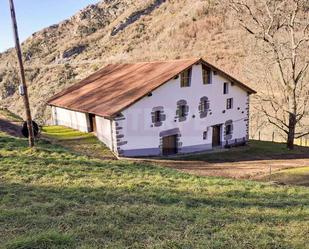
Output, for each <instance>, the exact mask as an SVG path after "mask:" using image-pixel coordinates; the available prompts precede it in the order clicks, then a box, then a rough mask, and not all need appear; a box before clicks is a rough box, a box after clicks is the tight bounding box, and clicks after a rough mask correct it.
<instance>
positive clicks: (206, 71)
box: [202, 65, 211, 85]
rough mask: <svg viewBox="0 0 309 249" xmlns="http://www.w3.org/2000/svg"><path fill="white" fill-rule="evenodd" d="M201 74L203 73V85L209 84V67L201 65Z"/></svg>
mask: <svg viewBox="0 0 309 249" xmlns="http://www.w3.org/2000/svg"><path fill="white" fill-rule="evenodd" d="M202 72H203V84H204V85H208V84H211V70H210V68H209V67H206V66H205V65H202Z"/></svg>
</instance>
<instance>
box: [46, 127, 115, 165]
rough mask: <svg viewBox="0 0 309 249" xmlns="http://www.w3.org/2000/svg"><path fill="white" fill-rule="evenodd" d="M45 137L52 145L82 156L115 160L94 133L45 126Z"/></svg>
mask: <svg viewBox="0 0 309 249" xmlns="http://www.w3.org/2000/svg"><path fill="white" fill-rule="evenodd" d="M42 134H43V137H44V138H45V139H48V140H50V141H51V142H52V143H54V144H57V145H61V146H63V147H66V148H69V149H71V150H72V151H75V152H77V153H80V154H84V155H88V156H91V157H95V158H99V159H110V160H112V159H115V156H114V155H113V154H112V152H111V151H110V149H108V148H107V147H106V146H105V145H104V144H103V143H101V142H100V141H99V140H98V139H97V138H96V137H95V136H94V135H93V134H92V133H84V132H80V131H77V130H73V129H70V128H66V127H63V126H44V127H43V130H42Z"/></svg>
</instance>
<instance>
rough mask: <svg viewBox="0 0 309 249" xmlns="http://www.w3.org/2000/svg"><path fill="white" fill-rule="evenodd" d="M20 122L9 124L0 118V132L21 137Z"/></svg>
mask: <svg viewBox="0 0 309 249" xmlns="http://www.w3.org/2000/svg"><path fill="white" fill-rule="evenodd" d="M21 129H22V125H21V122H15V123H13V122H10V121H8V120H6V119H2V118H0V131H2V132H5V133H7V134H8V135H10V136H15V137H22V136H23V135H22V133H21Z"/></svg>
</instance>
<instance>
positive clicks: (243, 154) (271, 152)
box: [178, 140, 309, 162]
mask: <svg viewBox="0 0 309 249" xmlns="http://www.w3.org/2000/svg"><path fill="white" fill-rule="evenodd" d="M303 157H307V158H309V148H308V147H302V146H295V149H294V150H289V149H287V147H286V144H285V143H273V142H268V141H257V140H250V141H249V144H248V145H247V146H243V147H235V148H230V149H228V150H226V151H222V152H218V153H213V152H207V153H200V154H192V155H189V156H187V155H185V156H182V157H178V158H179V159H181V160H197V161H207V162H233V161H250V160H268V159H284V158H286V159H288V158H303Z"/></svg>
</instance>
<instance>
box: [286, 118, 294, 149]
mask: <svg viewBox="0 0 309 249" xmlns="http://www.w3.org/2000/svg"><path fill="white" fill-rule="evenodd" d="M295 127H296V115H295V114H293V113H290V115H289V133H288V138H287V148H288V149H290V150H293V149H294V138H295Z"/></svg>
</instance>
